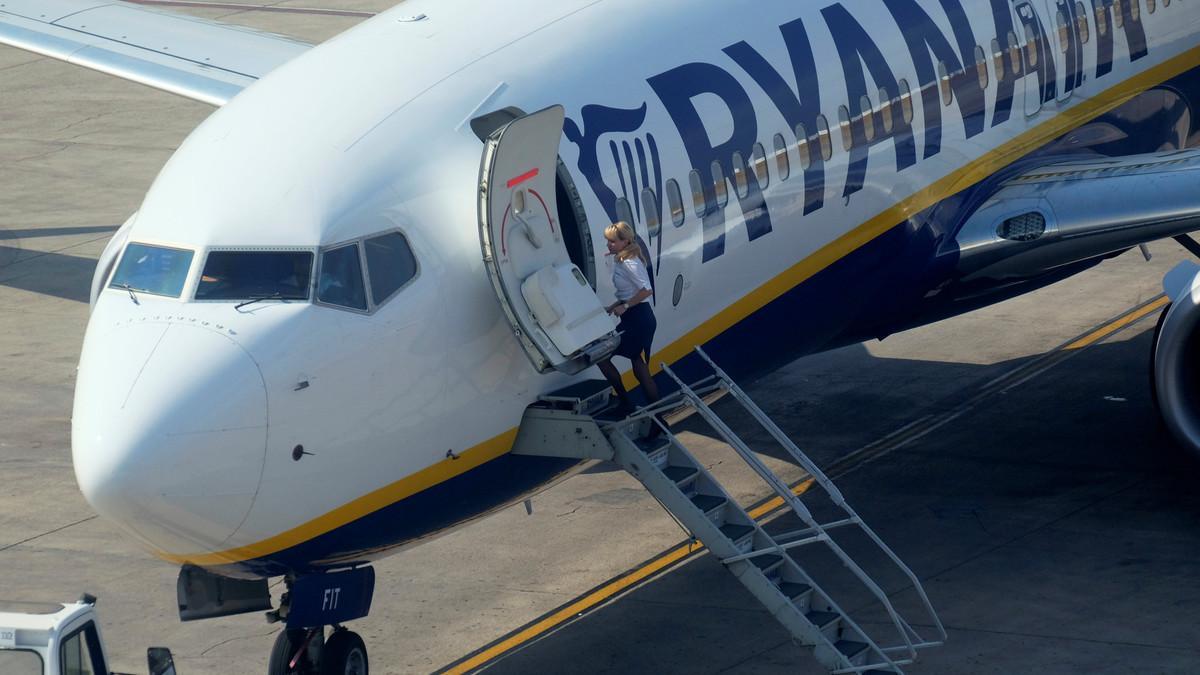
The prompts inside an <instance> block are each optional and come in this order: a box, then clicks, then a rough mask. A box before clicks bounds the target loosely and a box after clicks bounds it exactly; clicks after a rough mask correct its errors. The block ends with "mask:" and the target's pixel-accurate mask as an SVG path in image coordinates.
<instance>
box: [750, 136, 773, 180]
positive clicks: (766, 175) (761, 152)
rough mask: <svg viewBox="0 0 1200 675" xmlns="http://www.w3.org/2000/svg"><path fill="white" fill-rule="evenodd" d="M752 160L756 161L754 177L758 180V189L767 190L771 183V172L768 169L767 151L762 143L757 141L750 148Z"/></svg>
mask: <svg viewBox="0 0 1200 675" xmlns="http://www.w3.org/2000/svg"><path fill="white" fill-rule="evenodd" d="M750 153H751V154H750V156H751V158H752V159H751V161H752V162H753V163H754V177H755V178H756V179H757V180H758V189H760V190H766V189H767V186H768V185H770V184H771V174H770V172H768V171H767V151H766V149H764V148H763V144H762V143H755V144H754V147H753V148H751V149H750Z"/></svg>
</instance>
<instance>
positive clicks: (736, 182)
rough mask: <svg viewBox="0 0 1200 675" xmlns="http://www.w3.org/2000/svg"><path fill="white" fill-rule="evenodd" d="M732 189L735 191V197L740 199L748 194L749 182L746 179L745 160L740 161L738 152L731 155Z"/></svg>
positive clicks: (740, 157) (740, 154) (740, 156)
mask: <svg viewBox="0 0 1200 675" xmlns="http://www.w3.org/2000/svg"><path fill="white" fill-rule="evenodd" d="M733 187H734V189H735V190H737V196H738V197H740V198H742V199H745V198H746V195H748V194H750V180H749V179H748V178H746V160H744V159H742V153H740V152H735V153H733Z"/></svg>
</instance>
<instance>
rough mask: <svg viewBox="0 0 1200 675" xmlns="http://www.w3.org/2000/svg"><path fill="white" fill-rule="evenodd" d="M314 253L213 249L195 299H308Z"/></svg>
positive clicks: (205, 265)
mask: <svg viewBox="0 0 1200 675" xmlns="http://www.w3.org/2000/svg"><path fill="white" fill-rule="evenodd" d="M312 266H313V254H312V253H310V252H308V251H212V252H210V253H209V254H208V260H207V261H206V262H205V263H204V272H203V274H201V276H200V284H199V285H198V286H196V299H197V300H252V299H255V298H271V299H278V300H307V299H308V296H309V287H310V285H311V284H310V282H311V280H312Z"/></svg>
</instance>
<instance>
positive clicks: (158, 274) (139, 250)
mask: <svg viewBox="0 0 1200 675" xmlns="http://www.w3.org/2000/svg"><path fill="white" fill-rule="evenodd" d="M193 255H194V252H193V251H188V250H186V249H180V248H167V247H165V246H150V245H148V244H136V243H135V244H129V245H128V246H126V247H125V254H124V255H122V256H121V264H120V265H118V266H117V271H116V273H114V274H113V278H112V283H110V284H109V288H123V289H126V290H131V291H139V292H142V293H150V294H151V295H165V296H167V297H171V298H178V297H179V294H180V293H181V292H183V284H184V282H185V281H187V274H188V269H190V268H191V266H192V256H193Z"/></svg>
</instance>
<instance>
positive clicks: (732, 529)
mask: <svg viewBox="0 0 1200 675" xmlns="http://www.w3.org/2000/svg"><path fill="white" fill-rule="evenodd" d="M753 531H754V528H753V527H750V526H749V525H738V524H736V523H725V524H724V525H722V526H721V534H723V535H725V536H726V537H729V540H730V541H732V542H734V543H737V541H738V540H739V539H741V538H742V537H745V536H746V535H748V534H750V533H751V532H753Z"/></svg>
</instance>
